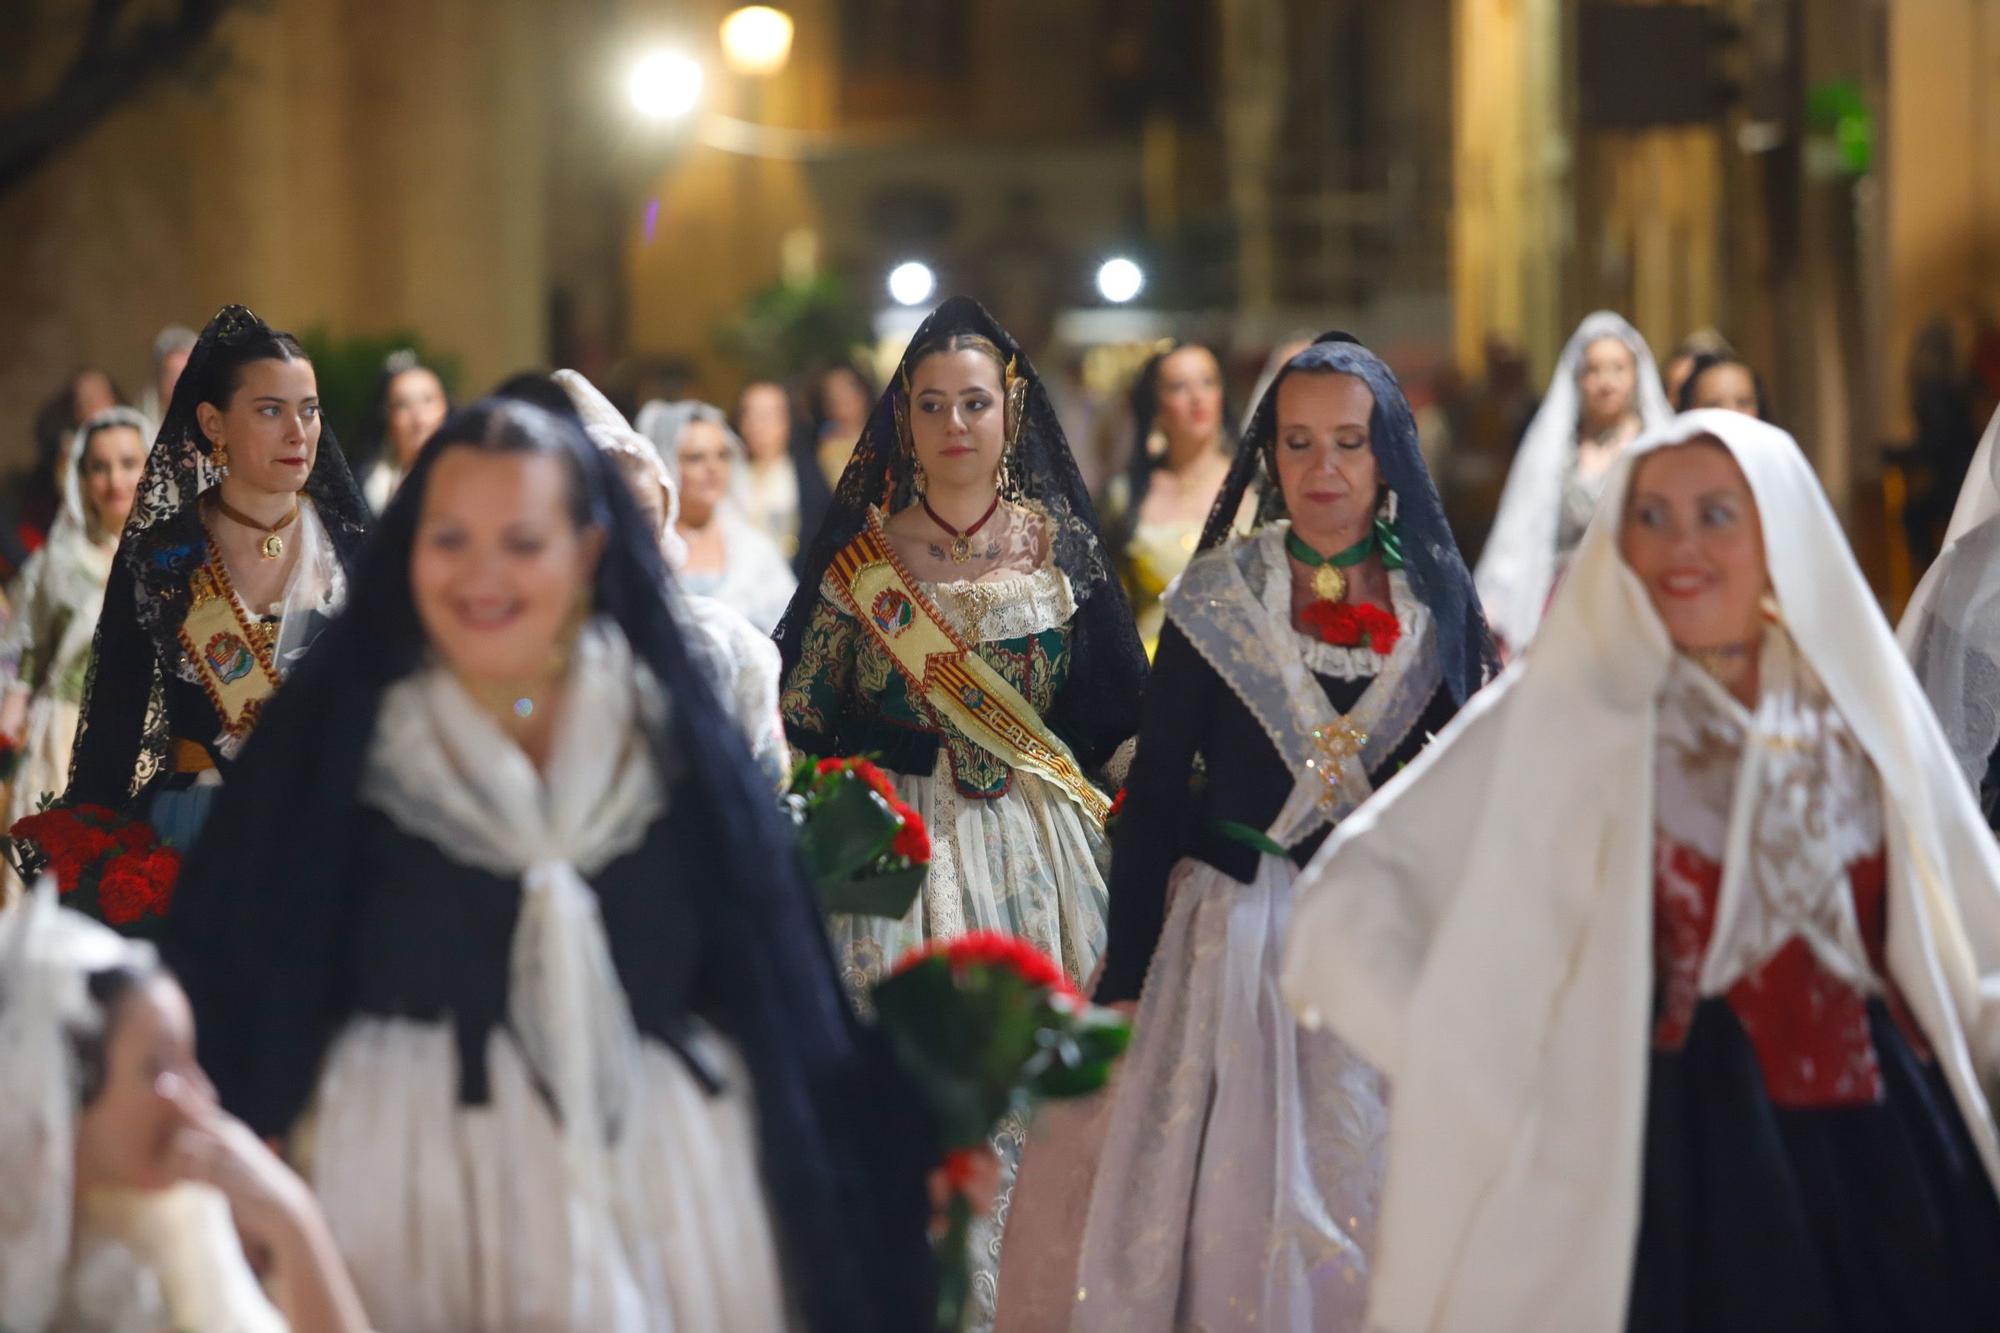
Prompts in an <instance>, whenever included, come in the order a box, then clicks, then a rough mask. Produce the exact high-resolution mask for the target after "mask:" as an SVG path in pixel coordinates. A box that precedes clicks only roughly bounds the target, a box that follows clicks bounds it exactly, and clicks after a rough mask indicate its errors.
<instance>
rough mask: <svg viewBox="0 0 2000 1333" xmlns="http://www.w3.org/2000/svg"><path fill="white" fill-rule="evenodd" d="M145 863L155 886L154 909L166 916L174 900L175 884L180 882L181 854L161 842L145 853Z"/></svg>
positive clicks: (149, 879) (147, 875) (148, 877)
mask: <svg viewBox="0 0 2000 1333" xmlns="http://www.w3.org/2000/svg"><path fill="white" fill-rule="evenodd" d="M143 865H144V869H145V874H146V878H147V880H148V881H150V882H151V883H152V886H153V910H154V911H156V912H158V913H160V914H161V915H162V916H164V915H166V911H167V908H168V907H169V906H170V905H172V903H173V901H174V886H175V885H176V884H178V883H179V882H180V877H181V854H180V853H179V852H177V851H175V850H174V849H173V848H172V847H169V846H167V845H166V844H165V843H161V844H160V845H159V846H157V847H155V848H153V850H151V851H150V852H147V853H146V854H145V858H144V862H143Z"/></svg>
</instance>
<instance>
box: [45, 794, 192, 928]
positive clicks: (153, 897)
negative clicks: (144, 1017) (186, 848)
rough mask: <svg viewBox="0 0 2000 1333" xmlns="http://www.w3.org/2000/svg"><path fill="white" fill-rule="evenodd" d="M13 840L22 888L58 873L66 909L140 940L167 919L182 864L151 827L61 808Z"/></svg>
mask: <svg viewBox="0 0 2000 1333" xmlns="http://www.w3.org/2000/svg"><path fill="white" fill-rule="evenodd" d="M7 836H8V839H9V847H8V859H9V860H10V861H11V862H12V863H13V866H14V870H15V873H17V874H19V875H20V877H21V882H22V883H24V884H32V883H34V881H35V879H36V877H37V876H39V875H40V874H41V873H42V872H43V871H45V870H50V871H54V872H55V877H56V886H57V888H59V889H60V890H61V891H62V895H63V904H64V906H66V907H72V908H75V909H76V910H77V911H80V912H84V913H87V914H88V915H90V916H94V917H96V918H98V919H99V920H100V921H103V922H105V923H107V924H109V925H113V926H116V927H118V928H119V929H120V930H123V931H124V932H125V933H127V934H132V935H150V934H153V933H155V932H157V930H158V929H159V926H160V923H161V922H163V921H164V920H165V918H166V914H167V907H168V905H169V904H170V903H171V902H172V901H173V896H174V881H175V880H176V879H178V878H179V877H180V871H181V857H180V853H179V852H177V851H175V850H174V849H173V848H172V847H169V846H167V845H166V844H165V843H163V842H161V841H160V836H159V834H158V833H157V832H155V831H154V829H153V826H152V825H151V824H148V823H147V822H146V821H144V820H142V819H128V818H126V817H125V816H123V815H120V814H119V813H118V812H117V811H115V810H109V809H106V808H105V807H104V806H101V805H72V806H61V807H57V808H55V809H49V810H43V811H42V812H40V813H39V814H33V815H29V816H27V817H26V818H24V819H21V820H19V821H17V822H16V823H15V825H14V827H13V828H11V829H9V830H8V831H7Z"/></svg>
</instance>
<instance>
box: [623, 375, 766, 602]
mask: <svg viewBox="0 0 2000 1333" xmlns="http://www.w3.org/2000/svg"><path fill="white" fill-rule="evenodd" d="M697 421H706V422H710V423H711V424H713V425H715V426H717V427H719V428H720V429H721V431H722V438H723V441H724V443H725V445H726V447H727V449H728V451H729V463H730V469H729V490H728V492H727V494H725V495H724V496H723V498H722V501H721V503H719V504H718V505H717V506H716V510H715V519H714V522H715V524H716V526H717V527H718V528H719V529H720V531H721V533H722V539H723V545H724V547H725V548H726V550H727V552H728V554H727V557H726V561H727V564H726V567H725V568H724V570H723V573H722V576H721V580H720V582H719V583H717V584H716V585H715V586H714V587H713V588H711V589H710V590H709V595H710V596H712V597H715V598H716V599H718V600H719V601H722V602H724V603H726V604H728V605H729V606H732V607H734V608H735V609H736V610H738V611H740V612H742V613H743V614H744V615H746V616H748V617H749V618H750V622H751V623H752V624H753V625H755V626H757V628H758V629H759V630H761V631H763V632H764V633H769V632H770V631H771V630H772V629H773V628H775V627H776V625H777V623H778V621H779V619H780V618H781V617H782V616H783V615H784V613H785V604H786V603H787V602H788V601H789V600H790V599H791V595H792V592H793V590H794V589H795V588H797V586H798V580H797V579H796V578H795V577H793V575H792V566H791V562H790V561H789V560H787V559H785V557H784V555H783V554H782V553H781V552H780V551H779V550H778V544H777V543H776V542H774V541H772V540H771V538H770V536H769V534H767V533H766V532H765V531H764V530H763V529H762V528H760V527H758V526H757V525H756V524H755V523H753V522H752V521H751V520H750V517H749V511H748V506H747V504H746V503H745V499H744V497H745V495H746V494H747V489H748V487H749V484H750V478H749V473H750V468H749V457H750V455H749V452H748V450H746V449H745V448H744V446H743V437H742V436H740V435H738V434H737V433H736V431H735V429H734V428H733V427H732V426H731V425H730V424H729V416H728V414H727V413H725V412H724V411H723V410H722V409H721V408H719V407H716V406H715V405H714V404H712V403H703V402H697V401H695V400H693V399H687V400H684V401H681V402H675V403H669V402H666V401H664V400H656V401H654V402H650V403H647V404H646V405H645V406H644V407H642V408H640V409H639V420H638V429H639V433H640V434H642V435H644V436H645V437H646V439H647V440H649V441H651V443H652V446H653V448H654V449H655V450H657V451H658V452H659V456H660V460H661V462H662V464H663V465H664V466H665V468H666V470H667V471H668V472H669V473H671V474H672V475H673V477H674V478H675V480H679V478H680V473H681V464H680V455H681V440H682V438H683V436H685V435H686V433H687V428H688V427H689V426H691V425H693V424H694V423H695V422H697Z"/></svg>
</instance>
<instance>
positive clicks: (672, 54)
mask: <svg viewBox="0 0 2000 1333" xmlns="http://www.w3.org/2000/svg"><path fill="white" fill-rule="evenodd" d="M702 77H703V76H702V72H701V64H700V62H699V61H697V60H696V59H695V58H694V57H693V56H690V55H688V54H687V53H686V52H684V51H652V52H649V53H648V54H646V55H644V56H641V57H640V58H639V63H637V64H636V65H634V66H632V75H631V78H630V79H629V80H628V81H627V83H626V85H625V90H626V92H627V93H628V94H629V95H630V96H631V98H632V108H633V110H635V111H637V112H638V113H639V114H640V115H642V116H644V117H645V118H646V119H648V120H679V119H680V118H681V117H682V116H685V115H686V114H687V113H688V112H690V111H692V110H694V105H695V103H696V102H698V101H700V100H701V85H702Z"/></svg>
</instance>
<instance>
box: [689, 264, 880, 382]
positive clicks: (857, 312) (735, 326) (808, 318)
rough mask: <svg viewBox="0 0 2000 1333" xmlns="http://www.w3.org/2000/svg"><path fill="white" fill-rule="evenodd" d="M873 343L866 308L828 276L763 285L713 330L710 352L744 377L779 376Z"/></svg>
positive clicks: (846, 357)
mask: <svg viewBox="0 0 2000 1333" xmlns="http://www.w3.org/2000/svg"><path fill="white" fill-rule="evenodd" d="M873 341H874V328H873V325H872V322H871V321H870V319H869V316H868V311H867V309H866V308H865V307H863V306H862V304H861V303H860V302H859V301H857V300H855V299H854V296H853V294H852V293H850V292H849V291H848V290H847V284H846V283H844V282H842V281H841V280H840V279H839V278H836V277H833V276H830V275H823V276H820V277H817V278H813V279H812V280H810V281H808V282H786V283H779V284H778V285H777V286H775V287H770V288H767V289H765V290H764V291H761V292H759V293H757V295H755V296H753V297H751V298H750V300H749V301H748V302H746V303H745V304H744V307H743V310H742V312H741V313H739V314H738V315H737V316H736V317H735V318H734V319H732V320H729V321H728V322H726V323H725V324H723V325H722V326H721V327H720V328H718V329H717V330H716V332H715V349H716V351H717V352H719V353H721V354H722V355H723V356H724V357H727V358H728V359H729V360H730V361H731V362H733V363H734V364H735V365H737V366H739V367H741V368H742V370H743V372H744V373H745V374H746V375H751V376H755V377H758V378H765V377H768V378H771V379H779V380H782V379H789V378H791V377H792V376H795V375H802V374H804V373H805V372H806V371H808V370H812V369H815V368H817V367H820V366H824V365H828V364H830V363H831V362H835V361H852V360H853V359H854V357H855V352H856V349H857V348H866V347H867V346H868V345H869V344H870V343H872V342H873Z"/></svg>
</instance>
